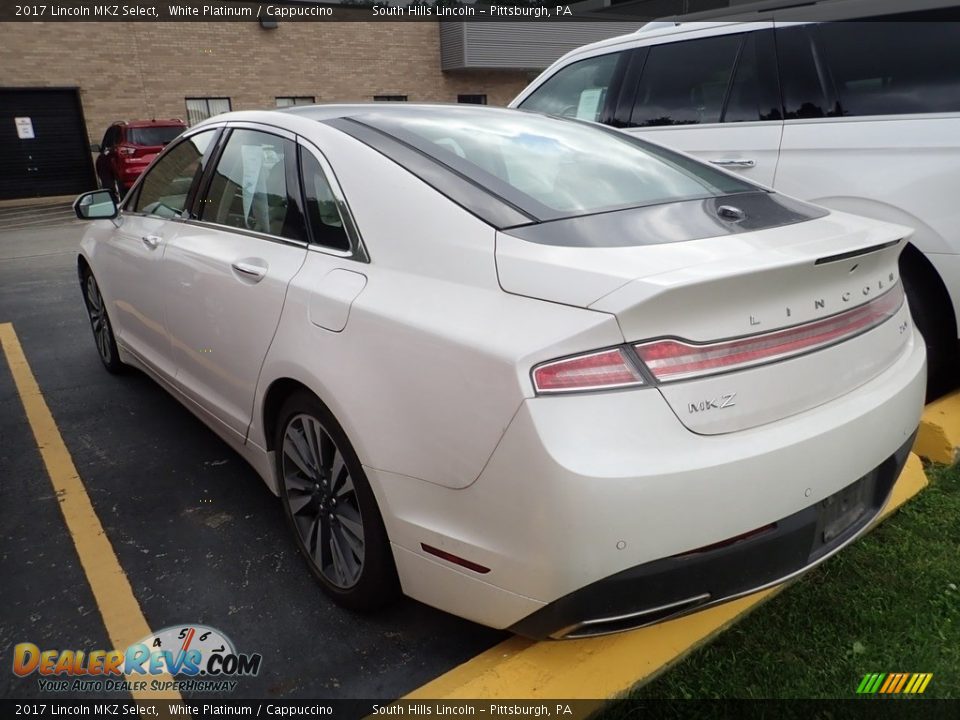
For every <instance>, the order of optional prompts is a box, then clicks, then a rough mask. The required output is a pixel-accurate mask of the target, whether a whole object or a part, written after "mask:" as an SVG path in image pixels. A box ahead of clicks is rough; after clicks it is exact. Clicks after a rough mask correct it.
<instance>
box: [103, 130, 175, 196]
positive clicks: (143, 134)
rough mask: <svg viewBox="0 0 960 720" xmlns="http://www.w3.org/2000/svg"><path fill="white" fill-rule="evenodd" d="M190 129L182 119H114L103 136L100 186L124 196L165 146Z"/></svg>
mask: <svg viewBox="0 0 960 720" xmlns="http://www.w3.org/2000/svg"><path fill="white" fill-rule="evenodd" d="M186 129H187V125H186V123H184V122H183V120H180V119H173V120H131V121H129V122H115V123H113V124H112V125H111V126H110V127H109V128H107V132H106V133H105V134H104V136H103V141H102V142H101V143H100V155H99V156H98V157H97V178H99V180H100V187H105V188H109V189H111V190H113V191H114V192H115V193H116V194H117V197H118V198H122V197H123V196H124V195H125V194H126V192H127V190H129V189H130V186H131V185H133V183H134V181H136V179H137V178H138V177H140V173H142V172H143V171H144V170H146V169H147V165H149V164H150V161H151V160H153V158H155V157H156V155H157V153H158V152H160V151H161V150H162V149H163V146H164V145H166V144H167V143H169V142H170V141H171V140H173V139H174V138H175V137H177V135H179V134H180V133H182V132H183V131H184V130H186Z"/></svg>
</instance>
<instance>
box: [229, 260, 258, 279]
mask: <svg viewBox="0 0 960 720" xmlns="http://www.w3.org/2000/svg"><path fill="white" fill-rule="evenodd" d="M230 267H232V268H233V269H234V270H236V271H237V272H238V273H240V274H241V275H243V276H244V277H245V278H247V279H248V280H253V281H254V282H260V281H261V280H263V276H264V275H266V274H267V268H266V266H265V265H255V264H254V263H249V262H243V261H242V260H238V261H237V262H235V263H232V264H231V266H230Z"/></svg>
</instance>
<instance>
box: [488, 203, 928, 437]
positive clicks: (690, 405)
mask: <svg viewBox="0 0 960 720" xmlns="http://www.w3.org/2000/svg"><path fill="white" fill-rule="evenodd" d="M581 221H582V219H581ZM561 222H564V221H561ZM551 224H552V223H544V224H541V225H539V226H536V230H535V232H537V233H541V234H542V233H546V232H549V230H550V227H549V226H550V225H551ZM603 224H606V225H607V226H608V227H609V221H607V222H606V223H603ZM600 225H601V224H600V223H598V227H599V226H600ZM531 230H532V228H531V229H527V228H521V229H515V230H511V231H508V232H507V233H499V234H498V238H497V253H496V254H497V269H498V273H499V277H500V283H501V285H502V287H503V289H504V290H506V291H507V292H513V293H517V294H521V295H528V296H531V297H537V298H540V299H543V300H548V301H552V302H560V303H564V304H570V305H575V306H578V307H585V308H590V309H593V310H598V311H601V312H607V313H611V314H613V315H615V316H616V317H617V320H618V322H619V324H620V327H621V330H622V332H623V336H624V340H625V341H626V342H627V343H628V344H631V345H632V344H635V343H641V342H644V341H651V340H660V339H668V338H672V339H676V340H679V341H682V342H684V343H686V344H689V345H693V346H698V345H702V344H714V343H718V342H724V341H730V340H734V339H739V338H748V337H755V336H760V335H766V336H767V337H772V338H774V339H776V337H777V336H776V333H777V331H783V330H785V329H787V328H799V329H800V333H801V335H802V334H803V332H804V329H805V328H806V327H812V328H815V329H816V328H821V326H820V325H811V324H814V323H822V322H823V321H824V320H825V319H827V318H832V317H835V318H838V320H837V322H838V323H839V325H840V326H841V327H842V326H843V325H844V322H845V320H846V319H847V318H849V317H850V316H848V315H843V313H849V312H850V311H857V309H858V308H862V309H860V310H859V311H857V312H859V313H860V315H864V314H866V313H869V312H870V310H871V307H872V306H867V303H870V302H871V301H873V300H875V299H876V298H879V297H881V296H884V295H885V293H890V292H894V293H900V292H901V289H900V287H899V272H898V268H897V259H898V256H899V253H900V251H901V250H902V245H903V240H904V238H906V237H908V236H909V234H910V232H911V231H910V230H909V229H908V228H904V227H900V226H896V225H890V224H886V223H881V222H877V221H873V220H866V219H862V218H857V217H853V216H849V215H845V214H843V213H832V214H830V215H828V216H825V217H821V218H818V219H813V220H806V221H803V222H796V223H792V224H787V225H783V226H780V227H772V228H767V229H762V230H757V231H753V232H750V231H746V232H743V231H741V232H731V233H729V234H725V235H723V236H720V237H710V238H701V239H696V240H690V241H686V242H666V243H661V244H650V243H649V240H648V241H647V243H648V244H643V245H636V246H629V245H620V246H616V247H582V246H572V245H555V244H551V243H549V242H546V241H545V238H544V236H543V235H541V237H540V239H539V240H537V241H530V240H529V239H524V238H521V237H520V235H526V236H527V238H529V236H530V232H531ZM558 230H561V231H562V228H558ZM583 230H584V228H583V227H581V228H580V232H581V233H582V232H583ZM676 232H677V229H676V228H675V227H674V228H671V227H665V228H664V234H665V235H667V236H668V237H669V236H670V235H671V233H673V234H674V235H676ZM618 242H621V240H618ZM622 242H628V240H625V241H622ZM598 244H599V243H598ZM892 298H893V296H891V295H887V296H886V300H884V302H883V305H884V306H886V309H887V311H888V314H889V315H891V319H893V318H895V321H894V322H884V323H881V324H879V325H876V326H869V327H867V326H865V325H864V324H863V323H861V326H860V329H859V330H858V331H857V332H851V333H849V334H848V335H847V334H844V333H843V332H840V333H839V334H838V336H837V337H836V338H834V342H830V343H824V344H822V345H821V346H817V347H816V348H810V349H808V350H806V351H804V352H803V353H802V354H788V355H787V356H781V357H773V358H770V359H768V360H764V361H761V362H758V363H757V364H755V365H753V366H750V367H746V368H738V369H735V370H732V371H726V372H718V373H716V374H711V375H709V376H701V377H673V378H670V379H669V380H668V381H664V382H658V383H657V384H658V386H659V390H660V392H661V393H662V394H663V396H664V398H665V399H666V401H667V402H668V403H669V404H670V406H671V407H672V408H673V410H674V412H675V413H676V415H677V417H678V418H679V419H680V421H681V422H682V423H683V424H684V425H685V426H686V427H687V428H689V429H690V430H692V431H694V432H698V433H703V434H718V433H724V432H733V431H737V430H743V429H746V428H750V427H755V426H758V425H761V424H765V423H768V422H773V421H775V420H777V419H780V418H783V417H786V416H788V415H791V414H795V413H798V412H802V411H803V410H806V409H809V408H811V407H815V406H817V405H819V404H822V403H824V402H826V401H828V400H830V399H831V398H835V397H837V396H838V395H842V394H844V393H846V392H849V391H850V390H852V389H854V388H855V387H858V386H859V385H861V384H863V383H865V382H867V381H868V380H870V379H871V378H873V377H875V376H876V375H878V374H879V373H881V372H882V371H883V370H884V369H885V368H886V367H889V366H890V364H892V363H893V362H894V360H895V359H896V357H898V356H899V354H900V353H901V352H902V351H903V347H904V345H905V343H906V342H908V340H909V339H910V338H911V337H912V333H908V332H906V329H907V327H909V314H908V311H907V309H906V306H905V304H902V303H900V302H897V301H896V300H895V299H894V300H893V302H890V301H891V299H892ZM901 305H902V306H901ZM891 308H892V309H891ZM851 327H853V326H851ZM854 329H856V328H854Z"/></svg>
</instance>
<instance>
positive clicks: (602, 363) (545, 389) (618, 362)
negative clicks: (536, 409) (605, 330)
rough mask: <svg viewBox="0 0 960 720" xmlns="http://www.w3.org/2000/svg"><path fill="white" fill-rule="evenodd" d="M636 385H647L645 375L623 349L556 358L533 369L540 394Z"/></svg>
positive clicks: (534, 384) (536, 386) (534, 383)
mask: <svg viewBox="0 0 960 720" xmlns="http://www.w3.org/2000/svg"><path fill="white" fill-rule="evenodd" d="M633 385H643V378H642V377H641V376H640V373H638V372H637V370H636V368H634V367H633V365H631V364H630V361H629V360H628V359H627V358H626V356H625V355H624V351H623V349H621V348H614V349H613V350H601V351H600V352H593V353H588V354H586V355H576V356H574V357H568V358H564V359H563V360H552V361H551V362H548V363H544V364H543V365H538V366H537V367H535V368H534V369H533V386H534V388H536V391H537V392H538V393H564V392H582V391H584V390H609V389H613V388H622V387H630V386H633Z"/></svg>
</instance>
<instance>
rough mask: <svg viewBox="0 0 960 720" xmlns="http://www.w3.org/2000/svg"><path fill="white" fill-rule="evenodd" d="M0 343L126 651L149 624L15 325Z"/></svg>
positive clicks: (83, 557)
mask: <svg viewBox="0 0 960 720" xmlns="http://www.w3.org/2000/svg"><path fill="white" fill-rule="evenodd" d="M0 345H2V347H3V352H4V355H6V358H7V364H8V365H9V367H10V372H11V374H12V375H13V381H14V383H15V384H16V386H17V393H18V394H19V395H20V400H21V402H22V403H23V409H24V411H25V412H26V415H27V421H28V422H29V423H30V429H31V430H32V431H33V437H34V439H35V440H36V443H37V447H38V448H39V450H40V455H41V457H42V458H43V464H44V466H45V467H46V469H47V475H49V476H50V482H51V483H52V484H53V489H54V491H55V492H56V495H57V499H58V500H59V501H60V509H61V510H62V511H63V519H64V520H65V521H66V524H67V529H68V530H69V531H70V537H71V538H72V539H73V544H74V546H75V547H76V549H77V555H78V556H79V557H80V564H81V565H82V566H83V571H84V573H86V576H87V581H88V582H89V583H90V588H91V590H93V597H94V599H95V600H96V602H97V607H98V608H99V610H100V615H101V616H102V617H103V624H104V625H105V626H106V628H107V633H108V634H109V635H110V641H111V642H112V643H113V647H114V648H116V649H118V650H125V649H126V648H127V647H129V646H130V645H131V644H133V643H135V642H137V641H139V640H142V639H143V638H144V637H147V636H148V635H150V634H151V631H150V626H149V625H148V624H147V620H146V618H145V617H144V616H143V611H142V610H141V609H140V604H139V603H138V602H137V598H136V597H134V594H133V588H131V587H130V581H129V580H128V579H127V576H126V575H125V574H124V572H123V568H121V567H120V562H119V560H117V555H116V553H115V552H114V551H113V546H112V545H111V544H110V541H109V540H108V539H107V536H106V533H105V532H104V530H103V525H101V524H100V519H99V518H98V517H97V514H96V512H95V511H94V509H93V504H92V503H91V502H90V497H89V496H88V495H87V491H86V488H84V486H83V481H82V480H81V479H80V476H79V475H78V474H77V469H76V467H75V466H74V464H73V459H72V458H71V457H70V451H69V450H67V446H66V444H65V443H64V442H63V437H62V436H61V435H60V431H59V430H58V429H57V424H56V422H54V419H53V415H51V414H50V408H49V407H47V402H46V400H44V398H43V394H42V393H41V392H40V387H39V386H38V385H37V380H36V378H35V377H34V375H33V371H32V370H31V369H30V365H29V364H28V363H27V358H26V356H25V355H24V353H23V348H22V347H21V346H20V340H19V339H18V338H17V334H16V332H15V331H14V329H13V325H12V324H10V323H0ZM127 679H128V680H143V679H144V676H142V675H140V676H127ZM150 679H151V680H159V681H161V682H164V681H168V680H171V679H172V678H171V677H170V676H169V675H151V676H150ZM131 695H132V696H133V699H134V700H157V699H159V698H168V699H171V700H180V699H181V697H180V693H178V692H172V693H171V692H165V693H161V692H159V691H154V690H150V689H149V683H148V685H147V690H143V691H134V692H131Z"/></svg>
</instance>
